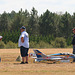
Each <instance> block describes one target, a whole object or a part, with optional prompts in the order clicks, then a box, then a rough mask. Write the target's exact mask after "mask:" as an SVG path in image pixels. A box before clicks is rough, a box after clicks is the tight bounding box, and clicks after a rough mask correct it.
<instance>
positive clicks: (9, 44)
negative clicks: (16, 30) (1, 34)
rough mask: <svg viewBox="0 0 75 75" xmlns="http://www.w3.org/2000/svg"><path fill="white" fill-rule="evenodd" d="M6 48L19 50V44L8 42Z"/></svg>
mask: <svg viewBox="0 0 75 75" xmlns="http://www.w3.org/2000/svg"><path fill="white" fill-rule="evenodd" d="M6 48H17V44H15V43H13V42H12V41H9V42H7V44H6Z"/></svg>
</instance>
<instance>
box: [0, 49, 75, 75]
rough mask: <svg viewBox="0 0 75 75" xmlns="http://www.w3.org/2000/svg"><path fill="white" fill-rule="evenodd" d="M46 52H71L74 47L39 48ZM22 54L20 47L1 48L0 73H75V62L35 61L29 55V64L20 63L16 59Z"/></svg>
mask: <svg viewBox="0 0 75 75" xmlns="http://www.w3.org/2000/svg"><path fill="white" fill-rule="evenodd" d="M39 50H40V51H42V52H43V53H44V54H52V53H61V52H70V53H72V49H68V48H67V49H66V48H65V49H63V48H57V49H53V48H52V49H39ZM30 52H33V49H30V50H29V53H30ZM19 55H20V51H19V49H0V56H1V59H2V61H1V63H0V73H1V75H23V74H25V75H60V74H61V75H75V67H74V66H75V63H58V64H48V63H33V59H32V58H30V57H29V64H20V62H17V61H16V58H17V57H18V56H19Z"/></svg>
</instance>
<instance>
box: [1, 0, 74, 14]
mask: <svg viewBox="0 0 75 75" xmlns="http://www.w3.org/2000/svg"><path fill="white" fill-rule="evenodd" d="M33 7H34V8H35V9H36V10H37V11H38V15H40V14H43V13H44V12H46V10H47V9H48V10H49V11H50V12H55V13H60V12H62V13H65V12H66V11H67V12H68V13H70V14H71V15H72V14H73V13H74V12H75V0H0V14H2V13H3V12H4V11H6V12H7V13H8V12H9V13H11V11H12V10H14V11H15V12H18V11H19V10H20V9H21V8H22V9H23V11H25V9H27V10H28V12H31V10H32V8H33Z"/></svg>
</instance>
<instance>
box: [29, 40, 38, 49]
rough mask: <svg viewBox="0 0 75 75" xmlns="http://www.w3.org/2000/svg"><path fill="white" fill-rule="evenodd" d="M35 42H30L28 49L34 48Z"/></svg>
mask: <svg viewBox="0 0 75 75" xmlns="http://www.w3.org/2000/svg"><path fill="white" fill-rule="evenodd" d="M36 44H37V43H36V42H33V41H30V43H29V45H30V48H36Z"/></svg>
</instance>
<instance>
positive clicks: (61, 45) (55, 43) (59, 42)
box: [51, 37, 67, 48]
mask: <svg viewBox="0 0 75 75" xmlns="http://www.w3.org/2000/svg"><path fill="white" fill-rule="evenodd" d="M51 45H52V46H53V47H55V48H65V47H67V44H66V40H65V39H64V38H63V37H57V38H56V39H55V41H52V42H51Z"/></svg>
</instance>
